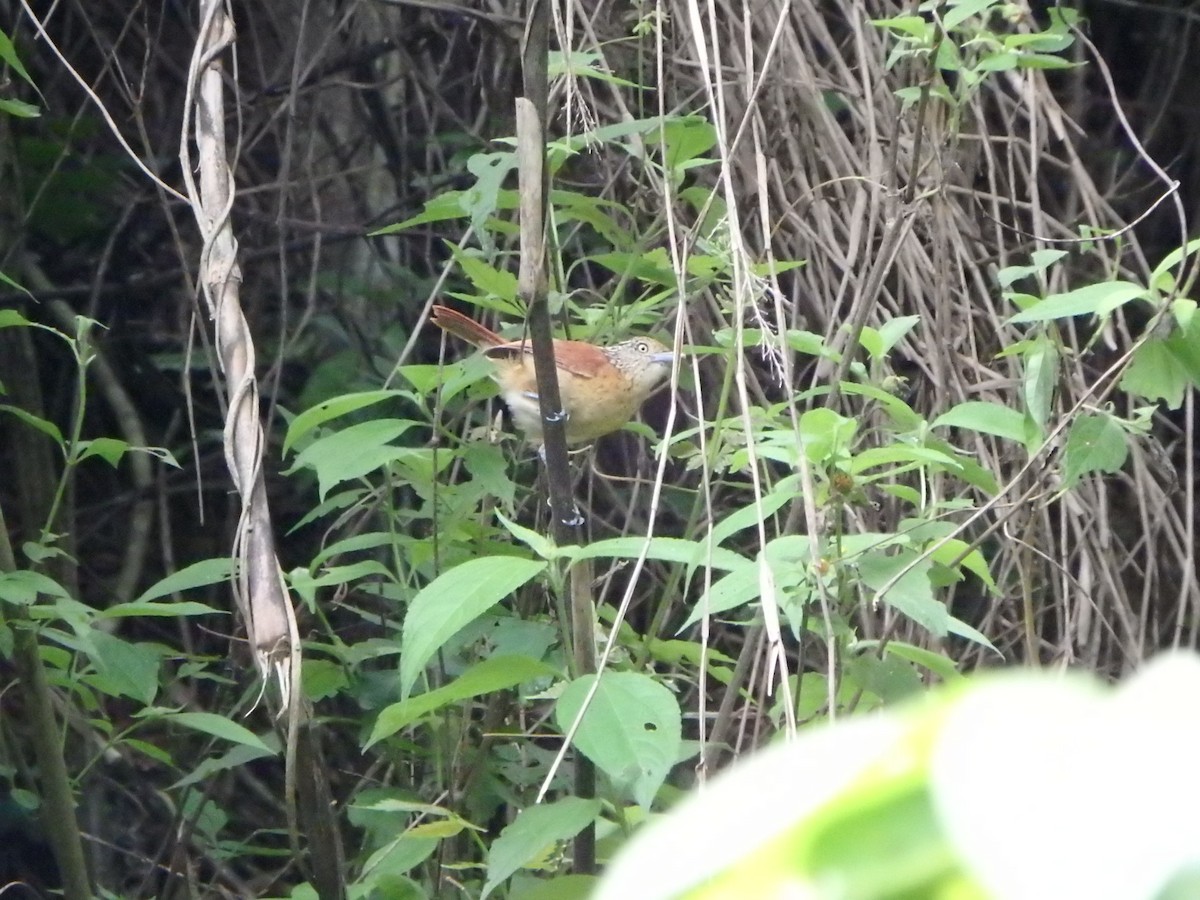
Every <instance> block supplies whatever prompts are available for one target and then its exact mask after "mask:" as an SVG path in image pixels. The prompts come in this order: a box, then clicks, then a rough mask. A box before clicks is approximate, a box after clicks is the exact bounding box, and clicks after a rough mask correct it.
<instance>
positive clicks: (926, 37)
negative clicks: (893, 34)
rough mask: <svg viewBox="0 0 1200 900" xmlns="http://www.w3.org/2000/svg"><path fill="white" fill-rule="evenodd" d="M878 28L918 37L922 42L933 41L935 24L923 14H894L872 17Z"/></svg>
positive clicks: (872, 21)
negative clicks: (886, 17) (887, 16)
mask: <svg viewBox="0 0 1200 900" xmlns="http://www.w3.org/2000/svg"><path fill="white" fill-rule="evenodd" d="M870 22H871V24H872V25H874V26H876V27H877V28H888V29H891V30H892V31H897V32H899V33H900V34H904V35H908V36H909V37H912V38H916V39H917V40H918V41H919V42H920V43H929V44H932V43H933V24H932V23H930V22H926V21H925V19H924V18H922V17H921V16H893V17H892V18H890V19H871V20H870Z"/></svg>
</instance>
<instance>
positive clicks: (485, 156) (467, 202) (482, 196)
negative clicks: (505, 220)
mask: <svg viewBox="0 0 1200 900" xmlns="http://www.w3.org/2000/svg"><path fill="white" fill-rule="evenodd" d="M516 165H517V155H516V153H514V152H513V151H511V150H504V151H499V152H480V153H474V154H472V155H471V156H469V157H468V158H467V171H468V172H470V173H471V174H472V175H474V176H475V184H473V185H472V186H471V187H469V188H468V189H467V190H466V191H464V192H463V194H462V199H461V201H460V202H461V203H462V206H463V209H465V210H466V211H467V213H468V214H469V215H470V217H471V225H472V226H473V227H474V229H475V234H476V235H477V236H478V237H479V238H484V237H485V236H487V235H490V233H491V232H490V230H489V229H488V227H487V224H488V219H489V218H491V216H492V215H493V214H494V213H495V212H496V209H497V208H498V207H499V204H500V194H501V188H502V187H503V186H504V179H505V178H507V177H508V173H509V172H511V171H512V170H513V169H514V168H516ZM464 271H465V270H464ZM468 277H470V273H468ZM513 283H514V285H515V283H516V279H513ZM513 296H514V297H515V296H516V292H515V290H514V292H513Z"/></svg>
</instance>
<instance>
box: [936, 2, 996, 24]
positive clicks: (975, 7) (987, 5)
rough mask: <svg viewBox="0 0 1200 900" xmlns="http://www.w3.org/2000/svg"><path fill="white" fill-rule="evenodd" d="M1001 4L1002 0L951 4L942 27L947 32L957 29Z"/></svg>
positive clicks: (943, 16) (944, 14)
mask: <svg viewBox="0 0 1200 900" xmlns="http://www.w3.org/2000/svg"><path fill="white" fill-rule="evenodd" d="M999 2H1000V0H961V2H959V3H951V4H950V8H949V9H947V10H946V11H945V12H944V13H943V14H942V27H943V28H945V29H946V30H947V31H950V30H952V29H954V28H957V27H958V26H959V25H961V24H962V23H963V22H965V21H966V20H967V19H969V18H971V16H979V15H981V14H982V13H984V12H986V11H988V10H990V9H991V8H992V7H993V6H995V5H996V4H997V3H999ZM979 24H981V25H982V24H983V23H982V22H980V23H979Z"/></svg>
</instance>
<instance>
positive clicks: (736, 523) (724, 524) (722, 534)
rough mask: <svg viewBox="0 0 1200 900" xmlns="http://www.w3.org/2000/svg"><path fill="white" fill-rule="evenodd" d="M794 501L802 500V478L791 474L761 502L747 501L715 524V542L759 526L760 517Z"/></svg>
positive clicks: (713, 537)
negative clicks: (745, 529)
mask: <svg viewBox="0 0 1200 900" xmlns="http://www.w3.org/2000/svg"><path fill="white" fill-rule="evenodd" d="M793 502H795V503H798V502H800V479H799V477H798V476H795V475H790V476H788V477H787V478H785V479H783V480H782V481H780V482H779V484H777V485H775V487H773V488H772V489H771V492H770V493H769V494H767V495H766V496H764V497H763V498H762V501H761V503H747V504H746V505H745V506H743V507H742V508H741V509H737V510H734V511H733V512H731V513H730V514H729V515H727V516H726V517H725V518H724V519H722V520H721V521H720V522H718V523H717V524H716V525H714V526H713V529H712V542H713V544H714V545H719V544H723V543H724V542H725V540H726V539H727V538H730V537H732V536H733V535H735V534H737V533H738V532H739V531H741V530H742V529H744V528H751V527H754V526H757V525H758V523H759V521H760V519H765V518H766V517H767V516H771V515H774V514H775V513H776V512H778V511H779V510H780V509H782V508H783V506H784V505H785V504H787V503H793ZM760 509H761V511H762V512H761V514H760V512H759V510H760ZM699 543H703V542H699Z"/></svg>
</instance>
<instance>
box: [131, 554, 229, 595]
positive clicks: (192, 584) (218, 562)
mask: <svg viewBox="0 0 1200 900" xmlns="http://www.w3.org/2000/svg"><path fill="white" fill-rule="evenodd" d="M232 577H233V560H231V559H229V557H227V556H223V557H221V558H219V559H202V560H200V562H197V563H192V564H191V565H190V566H186V567H185V568H182V569H180V570H179V571H178V572H173V573H172V574H170V575H168V576H167V577H166V578H164V579H162V580H161V581H159V582H158V583H157V584H155V585H153V586H152V587H149V588H147V589H146V590H145V591H144V592H143V593H142V595H141V596H140V597H138V598H137V599H136V600H134V601H133V602H134V603H149V602H150V601H151V600H157V599H158V598H159V597H166V596H167V595H168V594H178V593H182V592H183V591H190V590H191V589H192V588H198V587H207V586H208V585H210V584H217V583H218V582H221V581H227V580H228V579H230V578H232Z"/></svg>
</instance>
